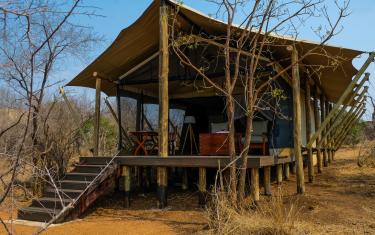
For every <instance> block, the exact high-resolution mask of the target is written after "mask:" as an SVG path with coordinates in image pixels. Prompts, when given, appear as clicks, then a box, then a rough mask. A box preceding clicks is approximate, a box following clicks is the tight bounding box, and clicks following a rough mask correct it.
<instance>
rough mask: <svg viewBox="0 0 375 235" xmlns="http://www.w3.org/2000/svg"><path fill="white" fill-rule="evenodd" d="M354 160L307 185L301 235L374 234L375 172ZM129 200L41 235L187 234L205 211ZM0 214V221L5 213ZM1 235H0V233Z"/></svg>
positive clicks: (184, 198)
mask: <svg viewBox="0 0 375 235" xmlns="http://www.w3.org/2000/svg"><path fill="white" fill-rule="evenodd" d="M357 155H358V149H343V150H340V151H339V152H338V153H337V154H336V159H335V161H334V163H333V164H332V165H330V166H329V167H328V168H324V172H323V174H321V175H318V176H317V178H316V181H315V183H313V184H309V183H307V184H306V189H307V193H306V195H305V196H302V197H299V199H298V200H299V202H298V205H299V206H300V209H301V213H300V218H299V220H300V221H301V222H300V223H299V224H301V225H304V226H305V227H306V228H305V229H303V231H304V232H303V233H304V234H375V168H360V167H358V166H357ZM274 187H276V186H275V185H274ZM275 190H276V189H275ZM282 190H283V191H284V196H286V197H288V196H290V197H292V196H293V195H294V192H295V179H294V177H293V176H292V178H291V179H290V180H289V181H284V182H283V185H282ZM133 198H134V199H133V201H132V206H131V208H130V209H124V208H123V207H122V206H121V205H120V204H119V201H120V200H121V197H120V195H109V196H106V197H104V198H102V199H101V200H99V201H98V202H97V203H96V204H95V206H94V207H93V208H92V209H90V210H89V211H88V212H87V213H86V214H85V215H84V216H83V217H82V218H81V219H79V220H76V221H73V222H68V223H65V224H62V225H58V226H55V227H51V228H49V229H48V230H47V231H46V232H44V233H43V234H54V235H58V234H77V235H78V234H160V235H161V234H163V235H164V234H192V233H196V232H199V231H202V230H203V229H204V228H205V226H206V217H205V211H204V210H203V209H200V208H197V207H196V205H197V196H196V195H195V194H194V193H184V194H183V193H174V194H172V195H170V198H169V203H170V205H169V207H168V208H167V210H163V211H162V210H158V209H155V207H156V205H155V201H156V199H155V198H153V196H152V194H150V195H149V194H147V195H137V196H134V197H133ZM293 198H294V197H293ZM0 213H1V214H0V215H2V218H3V219H4V215H5V213H6V211H5V208H2V211H0ZM12 229H13V231H14V232H15V234H32V233H33V231H35V230H36V229H37V228H36V227H31V226H24V225H13V226H12ZM0 234H5V231H4V230H3V227H1V228H0Z"/></svg>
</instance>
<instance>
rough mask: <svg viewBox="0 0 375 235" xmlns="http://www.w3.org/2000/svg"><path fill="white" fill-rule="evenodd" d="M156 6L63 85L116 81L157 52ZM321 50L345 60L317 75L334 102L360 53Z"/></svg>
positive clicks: (218, 25) (110, 89)
mask: <svg viewBox="0 0 375 235" xmlns="http://www.w3.org/2000/svg"><path fill="white" fill-rule="evenodd" d="M168 2H169V4H172V5H176V4H177V3H175V2H174V1H171V0H168ZM159 4H160V1H158V0H156V1H153V3H152V4H151V5H150V6H149V7H148V9H147V10H146V11H145V12H144V13H143V14H142V16H141V17H140V18H139V19H138V20H137V21H136V22H134V23H133V24H132V25H130V26H129V27H127V28H126V29H123V30H122V31H121V33H120V34H119V35H118V36H117V38H116V39H115V41H114V42H113V43H112V44H111V45H110V46H109V47H108V48H107V49H106V50H105V51H104V52H103V53H102V54H101V55H100V56H99V57H97V58H96V59H95V60H94V61H93V62H92V63H91V64H90V65H89V66H87V67H86V68H85V69H84V70H83V71H81V72H80V73H79V74H78V75H77V76H76V77H75V78H74V79H73V80H72V81H70V82H69V83H68V84H67V85H68V86H82V87H90V88H95V79H94V78H93V73H94V72H99V73H103V74H105V75H106V76H107V78H109V79H110V80H112V81H113V80H118V78H119V77H120V76H121V75H122V74H124V73H126V72H127V71H129V70H130V69H132V68H133V67H134V66H136V65H137V64H139V63H140V62H142V61H143V60H145V59H146V58H148V57H150V56H151V55H153V54H154V53H155V52H157V51H158V48H159ZM179 10H180V13H181V14H182V15H183V16H184V19H185V21H186V20H187V21H188V22H190V23H191V24H194V25H198V26H199V27H200V28H201V29H204V31H205V32H206V33H210V34H213V35H215V34H216V35H217V34H220V33H221V34H222V33H223V32H225V23H223V22H221V21H218V20H215V19H212V18H210V17H208V16H206V15H204V14H202V13H200V12H197V11H195V10H193V9H191V8H189V7H186V6H180V7H179ZM274 37H275V38H276V39H278V40H283V41H284V42H285V43H290V44H292V43H295V42H296V41H295V40H293V39H289V38H282V37H278V36H274ZM297 45H298V48H299V50H308V49H310V48H312V47H315V46H316V45H317V44H316V43H313V42H308V41H297ZM324 50H325V51H326V52H328V53H329V54H331V55H340V56H342V57H343V58H345V61H344V62H343V63H342V65H341V66H340V67H339V68H337V69H328V68H326V69H323V70H322V71H321V73H320V80H321V85H322V87H323V89H324V90H325V93H326V95H327V98H328V99H329V100H330V101H332V102H335V101H337V100H338V98H339V97H340V95H341V94H342V92H343V91H344V90H345V88H346V87H347V86H348V84H349V83H350V81H351V79H352V77H353V75H355V74H356V72H357V70H356V69H355V68H354V66H353V65H352V60H353V59H354V58H355V57H357V56H358V55H360V54H361V53H363V52H361V51H357V50H351V49H346V48H340V47H335V46H324ZM281 53H284V54H285V56H288V54H286V53H289V52H287V51H286V50H285V51H283V52H281ZM304 63H305V64H314V65H320V64H321V65H326V64H327V63H329V61H327V59H326V58H325V57H323V56H319V55H314V56H309V57H307V58H306V59H305V61H304ZM102 90H103V92H105V93H106V94H107V95H109V96H113V95H115V94H116V86H115V84H114V83H112V82H110V81H107V80H103V83H102Z"/></svg>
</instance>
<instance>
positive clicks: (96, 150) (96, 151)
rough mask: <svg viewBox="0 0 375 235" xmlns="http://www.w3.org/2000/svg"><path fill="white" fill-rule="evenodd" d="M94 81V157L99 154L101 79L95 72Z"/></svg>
mask: <svg viewBox="0 0 375 235" xmlns="http://www.w3.org/2000/svg"><path fill="white" fill-rule="evenodd" d="M93 76H94V78H95V79H96V81H95V88H96V91H95V119H94V120H95V121H94V152H93V155H94V156H95V157H96V156H98V154H99V127H100V93H101V91H102V80H101V79H100V77H99V76H98V73H97V72H94V74H93Z"/></svg>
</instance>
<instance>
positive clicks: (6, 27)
mask: <svg viewBox="0 0 375 235" xmlns="http://www.w3.org/2000/svg"><path fill="white" fill-rule="evenodd" d="M0 6H1V8H0V12H2V14H0V20H1V21H0V22H1V25H0V26H1V28H2V29H3V35H1V36H2V37H1V38H0V40H1V42H2V43H1V45H0V55H1V58H2V59H1V61H0V68H1V70H0V74H1V75H2V79H3V81H2V82H5V83H6V84H7V85H9V86H10V87H12V88H14V91H15V92H16V93H17V94H16V95H17V97H18V98H19V99H22V100H24V101H25V103H26V105H27V107H30V108H31V109H30V110H31V119H30V120H31V132H30V138H31V145H32V147H33V151H32V161H33V164H34V165H35V166H37V165H38V164H39V163H40V162H39V161H41V162H44V161H45V160H46V159H45V155H46V153H47V152H48V151H49V150H50V149H51V146H50V145H48V144H46V142H45V141H42V140H41V136H43V135H45V134H46V131H45V130H43V129H44V128H45V127H46V125H42V124H43V123H46V120H44V118H45V117H42V116H41V113H42V109H43V104H44V103H43V102H44V100H45V99H46V92H47V89H48V88H50V87H53V86H54V85H56V84H57V83H59V82H61V80H56V78H53V76H51V75H52V73H53V72H54V71H56V69H58V68H59V67H60V66H61V63H62V62H64V61H66V60H64V58H66V57H67V56H71V57H75V58H77V57H79V56H80V55H84V54H86V53H87V51H89V49H90V48H91V45H93V43H96V42H98V41H99V39H100V38H98V37H97V36H96V35H94V34H93V33H92V32H91V29H90V28H87V27H84V26H80V25H76V24H74V23H72V22H70V19H71V18H72V17H73V16H76V15H86V16H90V15H94V12H89V11H88V10H90V9H88V8H87V7H85V6H84V5H83V4H82V3H81V1H80V0H72V1H68V2H64V3H63V4H62V3H57V2H51V1H47V0H46V1H44V0H43V1H30V2H29V1H25V2H17V1H5V2H4V3H1V4H0ZM12 29H21V30H12ZM45 113H46V114H48V112H45ZM46 117H48V115H47V116H46ZM47 143H48V142H47ZM40 185H41V182H40V181H38V178H36V179H35V180H34V193H38V192H40V190H41V186H40Z"/></svg>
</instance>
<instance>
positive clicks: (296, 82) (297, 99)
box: [289, 46, 305, 194]
mask: <svg viewBox="0 0 375 235" xmlns="http://www.w3.org/2000/svg"><path fill="white" fill-rule="evenodd" d="M289 50H291V51H292V66H293V67H292V88H293V110H294V112H293V115H294V117H293V124H294V125H293V129H294V141H293V142H294V157H295V159H296V165H297V166H296V167H297V193H299V194H303V193H304V192H305V177H304V173H303V159H302V152H301V146H302V143H301V141H302V135H301V132H302V130H301V129H302V127H301V117H302V112H301V94H300V90H301V87H300V76H299V64H298V61H299V59H298V51H297V49H296V47H295V46H293V47H289Z"/></svg>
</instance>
